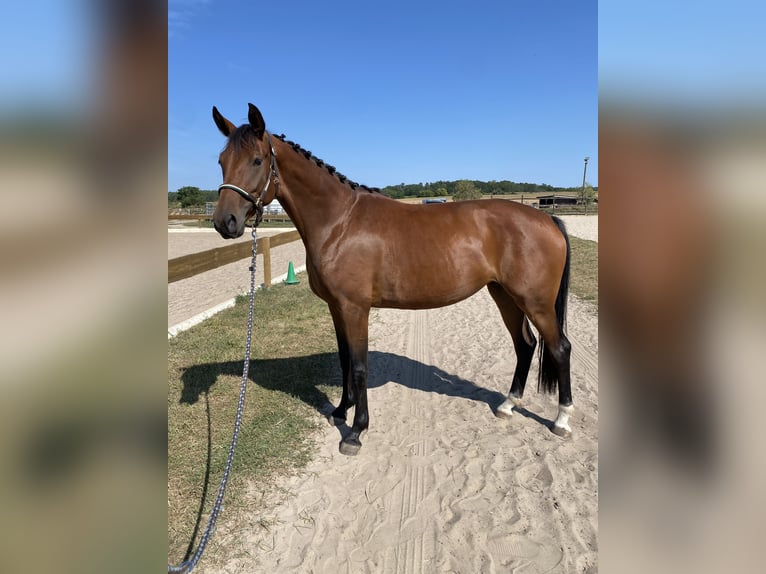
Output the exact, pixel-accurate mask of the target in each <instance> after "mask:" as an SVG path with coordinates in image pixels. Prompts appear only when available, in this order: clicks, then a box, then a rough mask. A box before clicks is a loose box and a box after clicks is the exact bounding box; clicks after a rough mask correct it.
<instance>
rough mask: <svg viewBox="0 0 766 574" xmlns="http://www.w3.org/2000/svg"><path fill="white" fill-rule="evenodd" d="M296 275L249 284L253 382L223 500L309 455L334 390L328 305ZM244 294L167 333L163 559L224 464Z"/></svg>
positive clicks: (231, 502)
mask: <svg viewBox="0 0 766 574" xmlns="http://www.w3.org/2000/svg"><path fill="white" fill-rule="evenodd" d="M299 278H300V279H301V283H300V285H297V286H289V287H288V286H275V287H272V288H271V289H269V290H267V291H259V292H257V293H256V301H255V314H254V317H255V318H254V326H253V338H252V351H251V357H252V359H251V363H250V377H249V378H250V381H251V382H250V383H249V385H248V389H247V399H246V407H245V411H244V416H243V422H242V430H241V433H240V438H239V443H238V445H237V452H236V455H235V457H234V464H233V470H232V474H231V478H230V481H229V487H228V490H227V492H226V505H227V507H229V508H231V507H236V506H237V504H238V503H239V501H240V500H241V498H242V493H243V491H244V488H245V487H246V486H247V485H248V484H258V485H268V484H271V483H273V478H274V477H275V476H276V475H277V474H284V473H288V472H290V471H291V470H293V469H295V468H298V467H300V466H302V465H305V463H306V462H307V461H308V460H310V458H311V456H312V454H313V447H312V444H313V443H312V436H313V434H314V431H315V430H316V428H317V426H318V425H319V424H320V423H321V417H319V416H317V411H318V410H321V409H323V408H324V407H325V405H326V404H327V402H328V401H335V402H337V398H338V397H339V396H340V386H339V383H340V368H339V365H338V359H337V354H336V350H337V347H336V342H335V333H334V330H333V327H332V320H331V318H330V314H329V312H328V310H327V306H326V304H325V303H324V302H322V301H321V300H320V299H318V298H317V297H316V296H315V295H313V294H312V293H311V291H310V290H309V288H308V280H307V277H306V275H305V274H301V275H299ZM247 303H248V301H247V297H241V298H239V299H238V301H237V305H236V306H235V307H233V308H232V309H227V310H226V311H223V312H221V313H219V314H218V315H216V316H214V317H212V318H210V319H208V320H207V321H205V322H204V323H203V324H201V325H198V326H196V327H194V328H192V329H190V330H188V331H185V332H183V333H180V334H179V335H177V336H176V337H175V338H173V339H171V340H170V341H169V347H168V387H169V391H168V545H169V552H168V560H170V561H171V562H174V563H177V562H178V561H180V560H181V559H182V558H183V555H184V552H185V551H186V547H187V545H188V543H189V541H190V538H191V536H192V532H193V529H194V525H195V523H196V521H197V516H198V513H199V504H200V500H201V499H202V497H203V490H204V487H205V484H206V482H207V485H208V487H207V493H206V497H205V498H206V500H205V509H204V516H203V522H202V524H201V525H200V529H202V528H204V525H205V520H206V519H207V515H208V513H209V511H210V509H211V507H212V502H213V500H214V498H215V493H216V490H217V488H218V484H219V483H220V478H221V475H222V473H223V467H224V465H225V462H226V456H227V454H228V448H229V442H230V441H231V434H232V430H233V424H234V417H235V414H236V408H237V399H238V395H239V386H240V383H241V379H242V360H243V355H244V346H245V333H246V326H247ZM252 381H255V383H253V382H252ZM208 440H210V476H209V478H208V479H207V481H206V470H207V467H208V463H207V457H208Z"/></svg>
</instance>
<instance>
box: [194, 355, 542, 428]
mask: <svg viewBox="0 0 766 574" xmlns="http://www.w3.org/2000/svg"><path fill="white" fill-rule="evenodd" d="M368 361H369V369H368V373H369V374H368V380H367V386H368V388H377V387H380V386H382V385H385V384H387V383H389V382H391V383H396V384H399V385H402V386H405V387H408V388H411V389H417V390H420V391H424V392H430V393H438V394H441V395H445V396H449V397H457V398H462V399H468V400H472V401H477V402H480V403H484V404H486V405H487V406H488V407H489V409H490V411H491V412H492V413H493V414H496V413H497V407H499V406H500V405H501V404H502V403H503V401H505V398H506V397H505V395H503V394H502V393H500V392H498V391H493V390H489V389H485V388H484V387H480V386H478V385H476V384H475V383H473V382H471V381H467V380H465V379H463V378H461V377H459V376H457V375H454V374H451V373H447V372H446V371H444V370H442V369H440V368H438V367H435V366H433V365H426V364H424V363H422V362H420V361H415V360H413V359H410V358H409V357H403V356H401V355H396V354H393V353H385V352H381V351H372V352H370V353H369V357H368ZM222 375H230V376H235V377H241V376H242V362H241V361H227V362H221V363H205V364H201V365H195V366H193V367H189V368H188V369H186V370H185V371H184V373H183V375H182V376H181V380H182V382H183V388H182V390H181V397H180V402H181V403H186V404H194V403H196V402H197V401H198V400H199V398H200V395H201V394H203V393H208V392H209V390H210V388H211V387H212V386H213V385H214V384H215V383H216V381H217V380H218V377H220V376H222ZM249 379H250V381H251V382H254V383H255V384H257V385H259V386H261V387H263V388H265V389H269V390H273V391H280V392H284V393H288V394H290V395H291V396H295V397H297V398H299V399H300V400H301V401H303V402H304V403H306V404H307V405H309V406H311V407H312V408H314V409H315V410H316V411H317V412H319V413H320V414H321V415H323V416H328V415H330V413H331V412H332V410H333V408H334V406H333V401H332V400H331V399H330V397H328V396H327V394H326V393H325V392H324V391H323V390H321V389H320V388H319V385H324V386H327V385H330V386H337V387H339V386H340V380H341V375H340V365H339V364H338V355H337V354H335V353H321V354H316V355H307V356H303V357H289V358H282V359H251V361H250V376H249ZM516 412H518V414H520V415H522V416H525V417H527V418H530V419H533V420H535V421H537V422H538V423H540V424H541V425H543V426H546V427H549V428H550V427H551V425H552V424H553V422H552V421H549V420H547V419H544V418H542V417H540V416H539V415H537V414H535V413H533V412H530V411H527V410H526V409H524V408H517V409H516ZM339 428H340V431H341V433H342V434H344V431H347V430H348V428H347V427H344V426H343V425H341V426H340V427H339Z"/></svg>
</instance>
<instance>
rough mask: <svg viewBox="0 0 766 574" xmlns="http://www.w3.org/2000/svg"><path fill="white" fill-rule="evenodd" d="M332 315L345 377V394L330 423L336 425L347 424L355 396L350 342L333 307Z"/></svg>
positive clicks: (331, 309)
mask: <svg viewBox="0 0 766 574" xmlns="http://www.w3.org/2000/svg"><path fill="white" fill-rule="evenodd" d="M330 314H331V315H332V320H333V324H334V325H335V337H336V339H337V340H338V358H339V359H340V369H341V373H342V377H343V392H342V394H341V396H340V404H339V405H338V407H337V408H336V409H335V410H334V411H333V412H332V415H331V416H332V418H333V420H331V421H330V422H331V423H333V422H334V424H336V425H339V424H342V423H344V422H346V411H348V408H349V407H352V406H354V402H355V399H354V395H353V393H352V392H351V388H350V387H351V381H350V380H349V377H350V373H351V363H350V358H349V351H348V340H347V339H346V333H345V328H344V324H343V321H342V320H341V316H340V314H339V313H338V312H336V311H335V310H334V309H333V307H330Z"/></svg>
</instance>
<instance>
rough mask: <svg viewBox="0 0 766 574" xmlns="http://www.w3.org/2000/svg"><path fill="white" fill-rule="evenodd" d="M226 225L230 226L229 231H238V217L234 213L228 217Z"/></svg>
mask: <svg viewBox="0 0 766 574" xmlns="http://www.w3.org/2000/svg"><path fill="white" fill-rule="evenodd" d="M226 227H228V228H229V233H236V232H237V217H236V216H235V215H234V214H232V215H230V216H229V218H228V219H227V221H226Z"/></svg>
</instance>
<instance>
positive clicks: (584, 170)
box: [582, 156, 590, 215]
mask: <svg viewBox="0 0 766 574" xmlns="http://www.w3.org/2000/svg"><path fill="white" fill-rule="evenodd" d="M589 159H590V157H589V156H585V167H583V170H582V203H583V205H584V206H585V215H588V201H587V199H586V198H585V174H586V173H587V171H588V160H589Z"/></svg>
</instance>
